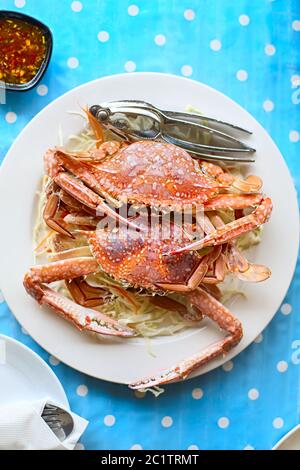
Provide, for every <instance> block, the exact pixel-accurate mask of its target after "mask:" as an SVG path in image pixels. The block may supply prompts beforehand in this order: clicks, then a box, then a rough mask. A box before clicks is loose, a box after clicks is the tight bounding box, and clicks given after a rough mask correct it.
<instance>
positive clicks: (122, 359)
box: [0, 73, 299, 383]
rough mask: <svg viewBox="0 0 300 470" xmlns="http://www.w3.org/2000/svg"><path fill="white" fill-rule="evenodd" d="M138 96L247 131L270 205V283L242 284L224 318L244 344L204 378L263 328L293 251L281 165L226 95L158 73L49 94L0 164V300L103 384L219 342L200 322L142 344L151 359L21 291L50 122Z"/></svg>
mask: <svg viewBox="0 0 300 470" xmlns="http://www.w3.org/2000/svg"><path fill="white" fill-rule="evenodd" d="M122 98H123V99H124V98H130V99H144V100H146V101H149V102H152V103H153V104H155V105H157V106H161V107H163V108H169V109H177V110H183V109H184V108H185V107H186V105H187V104H193V105H194V106H197V107H198V108H199V109H201V110H202V111H203V113H205V114H208V115H211V116H216V117H218V118H220V119H224V120H227V121H229V122H232V123H237V124H238V125H241V126H243V127H245V128H248V129H251V130H252V131H253V136H252V137H251V138H250V139H249V144H251V145H252V146H254V147H255V148H256V149H257V162H256V163H255V164H254V165H253V166H252V167H251V172H252V173H256V174H258V175H260V176H261V177H262V178H263V180H264V191H265V192H266V193H267V194H268V195H270V196H271V197H272V199H273V202H274V211H273V214H272V218H271V221H270V222H269V223H268V224H267V225H266V226H265V230H264V236H263V241H262V243H261V244H260V245H259V246H257V247H256V249H255V251H254V255H253V256H254V260H256V261H257V262H259V263H263V264H266V265H268V266H269V267H270V268H271V269H272V272H273V275H272V277H271V278H270V279H269V280H268V281H266V282H264V283H262V284H256V285H253V284H252V285H250V284H248V285H247V286H246V293H247V296H248V298H247V300H244V299H242V298H241V299H239V300H237V301H236V302H235V303H234V305H233V306H232V308H231V310H232V312H233V313H234V314H235V315H236V316H237V317H238V318H240V320H241V321H242V323H243V326H244V338H243V340H242V341H241V343H240V344H239V345H238V346H237V347H236V348H235V349H233V350H232V351H231V352H230V354H228V356H227V357H226V358H221V359H218V360H216V361H214V362H211V363H209V364H208V365H207V366H206V367H204V368H202V369H200V370H199V371H197V372H196V374H201V373H203V372H207V371H209V370H211V369H214V368H215V367H217V366H219V365H220V364H222V363H224V362H225V361H226V360H228V359H230V358H232V357H234V356H235V355H237V354H238V353H239V352H240V351H242V350H243V349H244V348H245V347H246V346H248V345H249V344H250V343H251V342H252V341H253V340H254V339H255V338H256V337H257V336H258V335H259V333H260V332H261V331H262V330H263V329H264V328H265V327H266V325H267V324H268V323H269V321H270V320H271V318H272V317H273V315H274V314H275V312H276V310H277V309H278V307H279V306H280V303H281V301H282V300H283V297H284V295H285V293H286V291H287V289H288V286H289V284H290V281H291V278H292V274H293V272H294V268H295V262H296V256H297V250H298V232H299V230H298V226H299V219H298V207H297V199H296V194H295V190H294V187H293V183H292V180H291V177H290V175H289V172H288V169H287V167H286V165H285V162H284V160H283V158H282V156H281V155H280V152H279V150H278V149H277V147H276V146H275V144H274V142H273V141H272V140H271V138H270V137H269V136H268V134H267V133H266V132H265V130H264V129H263V128H262V127H261V126H260V125H259V124H258V123H257V122H256V120H255V119H254V118H253V117H252V116H250V115H249V114H248V113H247V112H246V111H245V110H244V109H242V108H241V107H240V106H239V105H238V104H236V103H235V102H233V101H232V100H231V99H229V98H227V97H226V96H224V95H222V94H221V93H219V92H217V91H216V90H213V89H212V88H210V87H208V86H206V85H203V84H201V83H197V82H194V81H192V80H188V79H185V78H180V77H176V76H171V75H164V74H158V73H136V74H124V75H115V76H112V77H106V78H102V79H99V80H96V81H93V82H90V83H87V84H85V85H82V86H80V87H79V88H76V89H74V90H72V91H71V92H69V93H67V94H66V95H64V96H62V97H60V98H58V99H57V100H56V101H54V102H53V103H51V104H50V105H49V106H47V107H46V108H45V109H44V110H43V111H42V112H40V113H39V114H38V115H37V116H36V117H35V118H34V119H33V120H32V121H31V122H30V123H29V124H28V125H27V127H26V128H25V129H24V130H23V132H22V133H21V134H20V135H19V137H18V138H17V140H16V141H15V143H14V144H13V146H12V148H11V149H10V151H9V152H8V155H7V157H6V159H5V161H4V164H3V166H2V168H1V174H0V210H1V219H2V220H6V221H9V223H6V224H5V227H6V229H5V230H2V231H1V234H0V246H1V248H2V252H1V273H0V283H1V287H2V290H3V293H4V296H5V298H6V300H7V302H8V304H9V306H10V308H11V310H12V311H13V313H14V314H15V316H16V317H17V319H18V320H19V322H20V323H21V324H22V325H23V326H24V327H25V328H26V330H27V331H28V332H29V333H30V334H31V335H32V337H33V338H34V339H35V340H36V341H37V342H38V343H39V344H40V345H41V346H43V347H44V348H45V349H46V350H47V351H49V352H50V353H51V354H53V355H54V356H56V357H57V358H58V359H60V360H61V361H63V362H65V363H66V364H68V365H70V366H71V367H74V368H75V369H77V370H80V371H82V372H84V373H86V374H89V375H92V376H94V377H98V378H101V379H105V380H109V381H112V382H119V383H128V382H130V381H132V380H134V379H136V378H138V377H140V376H145V375H148V374H151V375H152V374H153V373H154V372H157V371H160V370H161V369H165V368H167V367H169V366H171V365H173V364H174V363H176V362H177V361H179V360H181V359H183V358H186V357H188V356H189V355H192V354H194V353H196V352H198V351H199V350H201V349H202V348H204V347H205V346H207V345H208V344H210V343H212V342H213V341H215V340H216V339H217V338H219V335H220V332H219V331H218V329H217V328H214V327H212V326H209V325H206V324H205V323H204V326H203V327H202V328H198V329H195V330H188V331H185V332H183V333H181V334H178V335H176V336H174V337H164V338H159V339H155V340H153V341H152V350H153V352H154V353H155V356H156V357H155V358H154V357H152V356H151V355H149V353H148V352H147V348H146V345H145V342H144V340H142V339H131V340H113V339H109V338H107V339H105V340H103V341H101V342H100V341H99V340H97V339H95V338H93V337H91V336H89V335H87V334H84V333H80V332H79V331H77V330H76V329H75V328H74V327H72V326H71V325H70V324H69V323H68V322H66V321H65V320H63V319H62V318H60V317H58V316H57V315H55V313H53V312H51V311H48V310H47V309H45V308H42V309H40V308H39V306H38V305H37V304H36V303H35V302H34V300H33V299H32V298H31V297H29V296H28V295H27V294H26V293H25V291H24V289H23V286H22V279H23V275H24V273H25V271H26V270H27V269H28V267H29V266H30V265H31V264H32V263H33V253H32V241H31V240H32V227H33V210H34V194H35V190H36V188H37V185H38V182H39V180H40V178H41V176H42V174H43V158H42V157H43V153H44V151H45V150H46V149H47V148H48V147H50V146H54V145H56V144H58V143H59V142H58V135H59V125H61V126H62V131H63V134H64V135H65V136H68V135H69V134H74V133H76V132H79V131H80V130H81V128H82V125H83V123H82V119H81V118H80V117H76V116H71V115H68V114H67V111H72V110H78V107H79V105H80V106H84V105H86V104H88V105H91V104H96V103H100V102H103V101H109V100H115V99H122Z"/></svg>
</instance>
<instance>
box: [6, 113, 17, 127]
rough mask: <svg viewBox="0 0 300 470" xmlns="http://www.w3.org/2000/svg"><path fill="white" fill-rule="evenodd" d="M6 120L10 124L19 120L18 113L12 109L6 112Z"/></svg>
mask: <svg viewBox="0 0 300 470" xmlns="http://www.w3.org/2000/svg"><path fill="white" fill-rule="evenodd" d="M5 120H6V122H8V124H13V123H14V122H16V120H17V115H16V113H13V112H12V111H10V112H8V113H6V114H5Z"/></svg>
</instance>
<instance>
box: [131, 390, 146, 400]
mask: <svg viewBox="0 0 300 470" xmlns="http://www.w3.org/2000/svg"><path fill="white" fill-rule="evenodd" d="M134 394H135V396H136V398H145V396H146V392H143V391H142V390H135V391H134Z"/></svg>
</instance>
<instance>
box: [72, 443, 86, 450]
mask: <svg viewBox="0 0 300 470" xmlns="http://www.w3.org/2000/svg"><path fill="white" fill-rule="evenodd" d="M74 449H75V450H84V449H85V447H84V445H83V444H82V443H81V442H77V444H76V446H75V447H74Z"/></svg>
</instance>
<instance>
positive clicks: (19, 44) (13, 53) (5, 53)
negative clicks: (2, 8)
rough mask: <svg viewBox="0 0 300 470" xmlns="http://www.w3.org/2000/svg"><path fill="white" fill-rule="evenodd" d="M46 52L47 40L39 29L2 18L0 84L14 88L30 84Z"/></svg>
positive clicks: (18, 21)
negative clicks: (0, 81) (10, 85)
mask: <svg viewBox="0 0 300 470" xmlns="http://www.w3.org/2000/svg"><path fill="white" fill-rule="evenodd" d="M46 51H47V44H46V37H45V35H44V33H43V31H41V29H40V28H39V27H38V26H36V25H33V24H30V23H27V22H25V21H21V20H16V19H8V18H0V80H2V81H4V82H5V83H12V84H23V83H28V82H30V81H31V80H32V79H33V77H34V76H35V75H36V74H37V72H38V71H39V69H40V67H41V65H42V62H43V60H44V58H45V56H46Z"/></svg>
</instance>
